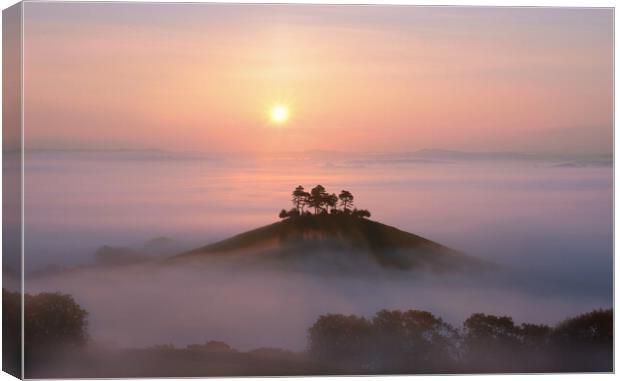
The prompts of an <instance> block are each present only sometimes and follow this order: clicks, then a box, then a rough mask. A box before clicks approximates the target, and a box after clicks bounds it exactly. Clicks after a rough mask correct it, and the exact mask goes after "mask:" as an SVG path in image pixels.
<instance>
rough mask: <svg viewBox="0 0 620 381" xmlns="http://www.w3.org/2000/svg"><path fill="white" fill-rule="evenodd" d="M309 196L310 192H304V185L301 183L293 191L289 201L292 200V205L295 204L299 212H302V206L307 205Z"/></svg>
mask: <svg viewBox="0 0 620 381" xmlns="http://www.w3.org/2000/svg"><path fill="white" fill-rule="evenodd" d="M309 198H310V193H308V192H306V191H305V190H304V187H302V186H301V185H299V186H298V187H297V188H295V190H294V191H293V198H292V199H291V201H292V202H293V205H295V208H296V209H297V211H298V212H299V213H300V214H301V213H303V211H304V207H305V206H306V205H307V203H308V200H309Z"/></svg>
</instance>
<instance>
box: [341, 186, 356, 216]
mask: <svg viewBox="0 0 620 381" xmlns="http://www.w3.org/2000/svg"><path fill="white" fill-rule="evenodd" d="M338 198H339V199H340V206H342V210H344V211H345V212H348V211H349V209H350V208H352V207H353V194H351V192H349V191H348V190H342V191H340V194H339V195H338Z"/></svg>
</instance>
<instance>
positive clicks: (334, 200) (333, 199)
mask: <svg viewBox="0 0 620 381" xmlns="http://www.w3.org/2000/svg"><path fill="white" fill-rule="evenodd" d="M337 205H338V196H336V194H335V193H332V194H328V195H326V196H325V206H326V207H327V209H328V211H329V209H330V208H331V209H332V210H333V209H335V208H336V206H337Z"/></svg>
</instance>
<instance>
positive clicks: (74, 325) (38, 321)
mask: <svg viewBox="0 0 620 381" xmlns="http://www.w3.org/2000/svg"><path fill="white" fill-rule="evenodd" d="M24 312H25V313H24V322H25V327H24V331H25V340H24V346H25V347H26V348H28V349H45V348H47V347H51V346H57V345H81V344H84V343H85V342H86V340H87V338H88V334H87V332H86V326H87V320H86V318H87V316H88V313H87V312H86V311H85V310H84V309H82V307H80V305H79V304H77V303H76V302H75V300H73V297H72V296H71V295H66V294H60V293H48V292H43V293H40V294H37V295H29V294H26V295H25V311H24Z"/></svg>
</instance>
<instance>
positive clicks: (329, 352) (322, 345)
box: [308, 314, 372, 369]
mask: <svg viewBox="0 0 620 381" xmlns="http://www.w3.org/2000/svg"><path fill="white" fill-rule="evenodd" d="M371 335H372V324H371V322H369V321H368V320H367V319H365V318H363V317H358V316H355V315H348V316H347V315H341V314H329V315H321V316H320V317H319V319H318V320H317V321H316V322H315V323H314V325H313V326H312V327H310V329H309V330H308V347H309V348H308V349H309V352H310V354H311V355H312V356H313V357H315V358H316V359H317V360H319V361H325V362H333V363H336V364H346V365H347V366H350V367H352V368H355V369H360V368H361V369H364V368H367V367H368V365H369V363H370V358H369V354H370V350H371V349H372V348H371V347H372V342H371V339H372V337H371Z"/></svg>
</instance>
